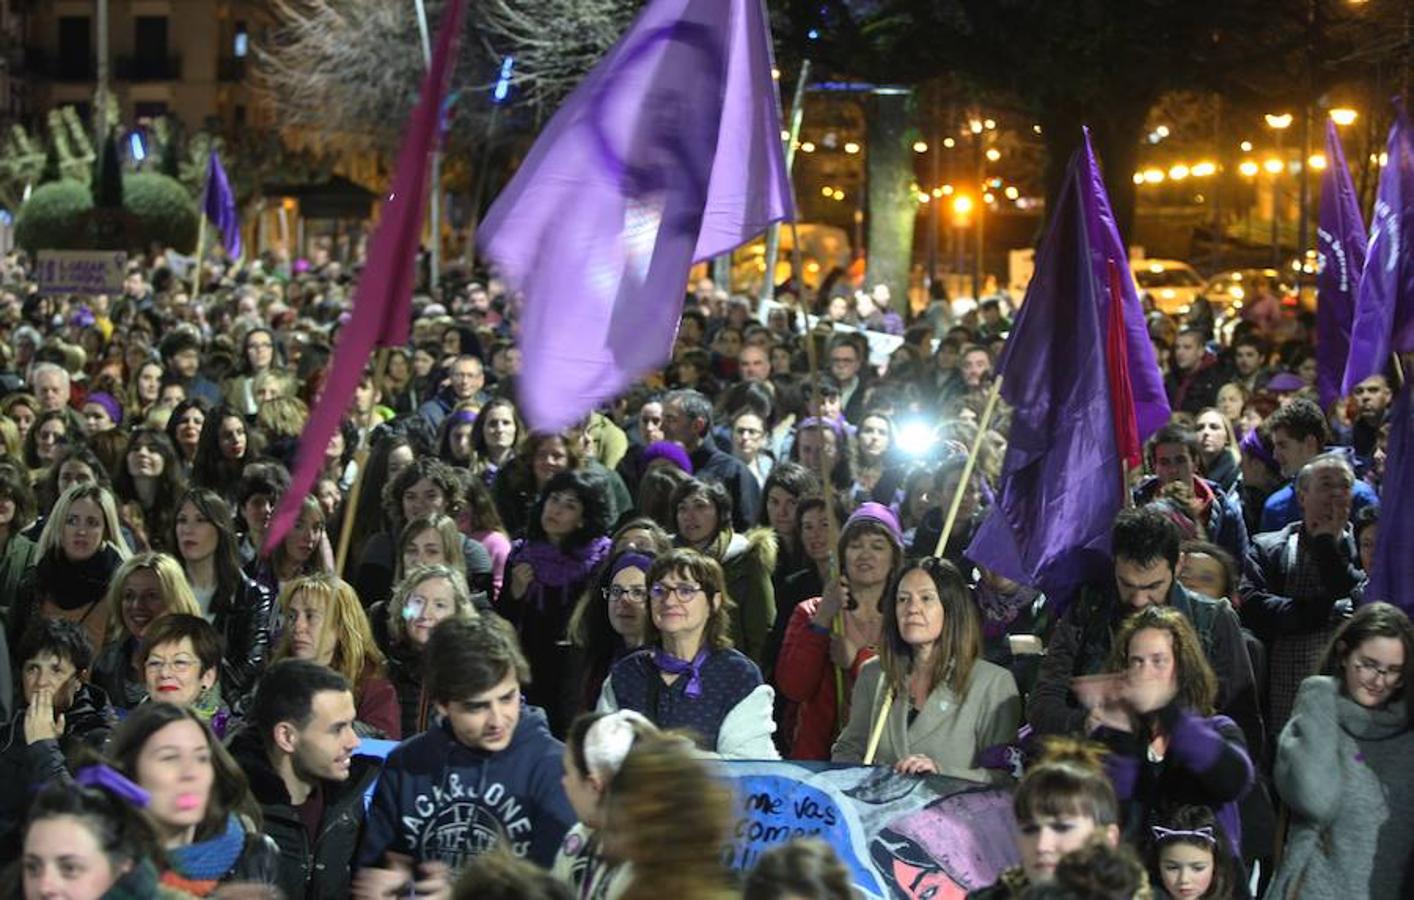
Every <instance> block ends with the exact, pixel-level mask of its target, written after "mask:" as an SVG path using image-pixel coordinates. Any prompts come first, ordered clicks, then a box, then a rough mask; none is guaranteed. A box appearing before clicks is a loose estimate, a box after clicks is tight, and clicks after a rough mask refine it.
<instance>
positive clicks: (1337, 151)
mask: <svg viewBox="0 0 1414 900" xmlns="http://www.w3.org/2000/svg"><path fill="white" fill-rule="evenodd" d="M1326 160H1327V162H1326V171H1325V174H1324V175H1322V176H1321V219H1320V224H1319V225H1318V226H1317V227H1316V244H1317V247H1318V248H1319V251H1320V268H1319V270H1318V272H1317V273H1316V365H1317V369H1316V372H1317V374H1316V388H1317V390H1318V391H1319V392H1320V395H1321V408H1322V409H1330V406H1331V404H1332V403H1334V402H1335V401H1336V399H1337V398H1339V397H1340V379H1341V376H1342V375H1344V374H1345V360H1346V358H1347V357H1348V356H1349V355H1350V322H1351V319H1353V318H1354V316H1355V286H1356V284H1358V283H1359V281H1360V271H1361V270H1362V269H1364V268H1365V220H1364V218H1363V217H1362V216H1361V215H1360V199H1359V198H1358V197H1356V196H1355V185H1354V183H1352V182H1351V180H1350V169H1349V167H1347V166H1346V164H1345V151H1344V150H1342V149H1341V146H1340V134H1339V132H1337V131H1336V127H1335V122H1334V121H1332V120H1330V119H1327V120H1326Z"/></svg>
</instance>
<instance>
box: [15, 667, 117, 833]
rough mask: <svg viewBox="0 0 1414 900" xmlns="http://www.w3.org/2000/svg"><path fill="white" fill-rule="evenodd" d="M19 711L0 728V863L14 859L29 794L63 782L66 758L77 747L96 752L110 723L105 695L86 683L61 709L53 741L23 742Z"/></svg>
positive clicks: (109, 730) (22, 714)
mask: <svg viewBox="0 0 1414 900" xmlns="http://www.w3.org/2000/svg"><path fill="white" fill-rule="evenodd" d="M21 699H23V698H21ZM25 712H26V707H25V706H24V705H23V704H21V706H20V707H19V709H18V710H17V711H16V713H15V716H14V718H12V719H11V720H10V721H9V722H6V723H5V724H4V725H3V726H0V785H4V786H5V790H0V860H10V859H14V858H15V857H16V856H17V855H18V854H19V844H18V839H19V833H18V832H19V826H20V824H21V823H22V822H23V821H24V818H25V811H26V810H27V809H28V807H29V801H30V798H31V797H33V795H34V793H35V792H36V791H38V790H39V789H40V788H41V787H43V786H44V785H46V784H48V783H49V782H51V781H54V780H56V779H61V780H68V777H69V772H68V767H67V761H66V755H69V754H74V753H77V752H78V750H79V748H80V747H87V748H89V749H90V750H93V751H94V752H97V751H100V750H102V749H103V745H104V744H105V743H107V741H108V735H109V734H110V733H112V730H113V726H114V724H115V722H116V717H115V716H114V714H113V706H112V705H111V704H110V703H109V702H108V697H107V695H106V694H104V693H103V691H102V690H100V689H99V688H96V687H94V686H93V685H91V684H84V685H82V686H80V687H79V689H78V692H77V693H76V694H74V702H73V703H72V704H70V705H69V708H68V709H66V710H64V733H63V734H62V735H60V736H59V739H58V740H53V741H37V742H35V743H33V744H27V743H25Z"/></svg>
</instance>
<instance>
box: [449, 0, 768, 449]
mask: <svg viewBox="0 0 1414 900" xmlns="http://www.w3.org/2000/svg"><path fill="white" fill-rule="evenodd" d="M762 8H763V7H762V4H761V2H760V0H654V2H652V3H649V4H648V6H647V7H645V8H644V10H643V12H642V13H640V14H639V16H638V18H637V19H636V20H635V21H634V23H633V25H632V27H631V28H630V29H629V31H628V32H627V33H626V34H625V35H624V36H623V38H622V39H620V41H619V42H618V44H616V45H615V46H614V47H613V48H612V49H611V50H610V51H609V52H608V54H606V55H605V57H604V59H603V60H601V61H600V62H599V64H598V65H597V66H595V68H594V70H593V71H591V72H590V73H589V75H588V76H587V77H586V78H585V80H584V82H583V83H582V84H580V86H579V87H578V88H576V89H575V91H574V93H573V94H571V95H570V97H569V98H568V99H567V100H566V101H565V103H564V105H563V106H562V107H561V108H560V110H559V111H558V112H556V113H555V115H554V117H553V118H552V119H551V120H550V122H549V124H548V125H547V126H546V127H545V130H544V132H543V133H542V134H541V135H540V137H539V138H538V139H537V140H536V142H535V145H534V146H533V147H532V148H531V150H530V154H529V156H528V157H527V158H526V160H525V162H524V163H522V164H521V167H520V169H519V170H518V171H517V172H516V174H515V177H514V178H512V179H511V182H510V184H509V185H507V186H506V188H505V190H504V191H502V192H501V195H500V196H499V197H498V198H497V199H496V202H495V203H494V204H493V205H492V207H491V209H490V211H489V212H488V213H487V215H486V219H485V221H484V222H483V223H482V225H481V228H480V230H479V233H478V236H477V240H478V243H479V244H480V246H481V247H482V248H483V250H484V252H485V254H486V256H487V258H489V259H490V260H492V261H493V262H494V263H495V264H496V265H497V266H498V268H499V271H500V272H501V274H502V275H503V277H504V278H505V279H506V281H507V283H508V284H509V285H510V286H511V287H512V288H513V289H515V290H518V291H520V292H521V293H522V294H523V297H524V308H523V314H522V319H521V335H520V339H521V344H522V347H523V348H524V353H525V366H524V369H523V372H522V374H521V376H520V384H519V392H520V401H521V404H522V410H523V412H524V413H525V416H526V418H527V420H529V422H530V425H531V426H532V427H533V428H536V429H541V430H551V429H556V428H561V427H563V426H566V425H569V424H571V423H573V422H575V421H577V420H578V419H580V418H582V417H583V416H584V415H585V414H586V413H588V412H589V411H590V410H592V409H593V408H594V407H595V406H596V405H598V404H599V403H600V402H601V401H603V400H606V399H608V398H610V397H613V396H615V395H617V394H619V393H621V392H622V391H623V389H624V388H626V387H627V386H628V385H629V384H631V383H632V382H633V381H634V380H635V379H637V378H638V377H640V376H642V375H643V374H644V373H646V372H648V371H650V370H652V369H654V368H656V367H658V366H659V365H661V364H662V363H663V362H664V361H666V360H667V359H668V356H669V354H670V352H671V349H672V343H673V336H674V333H675V330H676V327H677V322H678V317H679V316H680V315H681V313H682V309H683V301H684V297H685V291H686V286H687V277H688V271H689V270H690V268H691V266H692V264H693V263H694V262H696V261H699V260H704V259H709V258H711V257H714V256H717V255H719V254H722V253H725V252H727V251H729V250H731V249H732V248H733V247H736V246H738V245H740V244H742V243H744V242H746V241H748V240H750V239H751V238H752V237H754V236H755V235H757V234H759V233H760V232H761V231H763V230H765V228H766V227H767V226H768V225H770V223H772V222H775V221H779V220H782V219H789V218H791V217H793V216H794V209H793V204H792V200H791V191H790V184H789V180H788V177H787V175H786V169H785V157H784V154H783V151H782V147H781V123H780V114H779V111H778V108H777V99H776V88H775V82H774V80H773V79H772V77H771V67H772V61H771V38H770V32H769V30H768V28H767V24H766V21H765V18H764V16H763V15H762Z"/></svg>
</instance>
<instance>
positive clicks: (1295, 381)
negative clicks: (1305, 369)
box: [1266, 372, 1306, 394]
mask: <svg viewBox="0 0 1414 900" xmlns="http://www.w3.org/2000/svg"><path fill="white" fill-rule="evenodd" d="M1305 387H1306V382H1304V381H1302V380H1301V376H1300V375H1297V374H1295V373H1294V372H1278V373H1277V374H1275V375H1273V376H1272V380H1271V381H1268V382H1267V387H1266V389H1267V390H1268V391H1271V392H1272V393H1273V394H1290V393H1293V392H1295V391H1299V390H1303V389H1304V388H1305Z"/></svg>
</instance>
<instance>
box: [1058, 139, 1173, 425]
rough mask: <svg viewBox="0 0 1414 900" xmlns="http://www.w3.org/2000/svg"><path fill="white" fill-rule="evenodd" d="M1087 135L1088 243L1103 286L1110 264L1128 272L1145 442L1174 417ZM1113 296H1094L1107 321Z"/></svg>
mask: <svg viewBox="0 0 1414 900" xmlns="http://www.w3.org/2000/svg"><path fill="white" fill-rule="evenodd" d="M1083 132H1084V135H1085V145H1084V147H1083V148H1082V151H1081V152H1082V153H1084V155H1085V171H1084V174H1083V176H1082V177H1083V179H1084V184H1082V185H1081V187H1080V191H1081V196H1082V198H1083V201H1082V202H1083V205H1084V207H1085V228H1086V233H1087V234H1088V235H1089V240H1090V268H1091V269H1092V270H1094V278H1095V283H1096V284H1100V285H1108V284H1109V277H1110V276H1109V268H1110V265H1111V264H1113V265H1115V266H1117V267H1118V268H1119V270H1120V271H1121V272H1123V273H1124V277H1123V278H1121V279H1120V289H1121V291H1122V292H1123V294H1124V327H1125V331H1126V332H1127V333H1128V335H1129V341H1128V344H1129V360H1128V363H1129V365H1128V369H1129V382H1130V389H1131V390H1132V392H1133V394H1134V418H1135V421H1136V422H1137V423H1138V424H1139V440H1140V442H1141V443H1142V442H1143V441H1146V440H1148V439H1149V435H1151V434H1153V433H1154V432H1156V431H1158V430H1159V429H1160V428H1162V427H1163V426H1164V425H1165V424H1167V423H1168V420H1169V416H1170V415H1171V413H1170V411H1169V398H1168V392H1167V391H1165V390H1164V376H1163V374H1162V373H1161V372H1160V371H1159V363H1158V360H1156V359H1155V358H1154V344H1153V342H1152V341H1150V339H1149V324H1148V320H1147V319H1146V318H1145V317H1144V305H1143V304H1142V303H1140V302H1139V289H1138V288H1137V287H1136V286H1135V284H1134V276H1132V275H1130V274H1129V252H1128V251H1127V250H1126V249H1125V247H1124V242H1123V241H1121V240H1120V239H1119V226H1118V225H1116V224H1115V216H1114V211H1113V210H1112V209H1111V208H1110V195H1109V194H1108V193H1107V192H1106V191H1105V178H1104V176H1103V175H1102V174H1101V173H1100V164H1099V162H1098V161H1097V160H1096V159H1095V148H1094V147H1092V146H1091V145H1090V129H1089V128H1085V129H1083ZM1109 297H1110V295H1109V292H1108V291H1103V292H1102V293H1101V294H1099V295H1097V297H1096V302H1097V303H1099V304H1100V305H1101V309H1102V310H1103V311H1104V312H1105V316H1106V319H1104V320H1103V321H1107V320H1108V315H1109V302H1110V300H1109Z"/></svg>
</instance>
